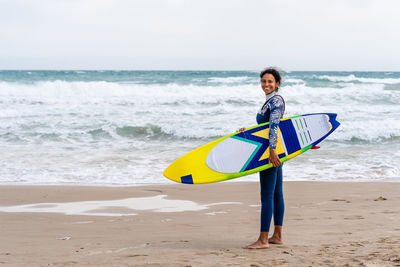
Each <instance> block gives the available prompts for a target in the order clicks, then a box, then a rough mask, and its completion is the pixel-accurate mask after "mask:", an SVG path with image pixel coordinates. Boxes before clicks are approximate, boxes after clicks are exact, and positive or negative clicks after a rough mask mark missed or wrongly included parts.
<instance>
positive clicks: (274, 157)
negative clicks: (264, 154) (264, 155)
mask: <svg viewBox="0 0 400 267" xmlns="http://www.w3.org/2000/svg"><path fill="white" fill-rule="evenodd" d="M269 163H272V165H273V166H274V167H278V166H280V165H282V162H281V160H280V159H279V157H278V154H277V153H276V151H275V149H273V148H270V149H269Z"/></svg>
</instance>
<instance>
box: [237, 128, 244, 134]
mask: <svg viewBox="0 0 400 267" xmlns="http://www.w3.org/2000/svg"><path fill="white" fill-rule="evenodd" d="M244 131H246V128H245V127H242V128H240V129H239V130H238V132H241V133H243V132H244Z"/></svg>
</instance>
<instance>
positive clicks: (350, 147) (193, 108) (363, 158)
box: [0, 70, 400, 186]
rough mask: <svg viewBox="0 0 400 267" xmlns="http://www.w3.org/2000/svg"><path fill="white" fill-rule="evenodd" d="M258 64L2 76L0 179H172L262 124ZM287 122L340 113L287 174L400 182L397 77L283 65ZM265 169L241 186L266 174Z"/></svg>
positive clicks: (77, 181)
mask: <svg viewBox="0 0 400 267" xmlns="http://www.w3.org/2000/svg"><path fill="white" fill-rule="evenodd" d="M258 75H259V73H258V71H26V70H23V71H22V70H21V71H11V70H10V71H7V70H3V71H0V149H1V153H0V184H30V185H32V184H33V185H43V184H56V185H71V184H72V185H109V186H123V185H142V184H167V183H173V182H171V181H169V180H168V179H166V178H164V177H163V175H162V173H163V171H164V169H165V168H166V167H167V166H168V165H169V164H170V163H172V162H173V161H174V160H175V159H177V158H178V157H180V156H182V155H184V154H185V153H187V152H189V151H191V150H193V149H195V148H196V147H198V146H201V145H203V144H206V143H208V142H210V141H212V140H214V139H216V138H219V137H222V136H224V135H227V134H230V133H232V132H234V131H236V130H237V129H239V128H240V127H250V126H253V125H255V124H256V121H255V117H256V113H257V111H258V110H259V108H260V107H261V106H262V104H263V103H264V101H265V96H264V95H263V92H262V91H261V89H260V85H259V76H258ZM279 93H280V94H281V95H282V96H283V97H284V99H285V101H286V112H285V117H289V116H294V115H300V114H307V113H319V112H329V113H337V114H338V117H337V119H338V121H339V122H341V126H340V127H339V128H338V129H337V130H336V131H335V132H334V133H333V134H331V135H330V136H329V137H328V138H327V139H326V140H324V141H323V142H322V143H321V144H320V146H321V148H320V149H318V150H312V151H309V152H307V153H304V154H302V155H300V156H298V157H296V158H294V159H292V160H290V161H288V162H286V163H285V167H284V180H286V181H351V182H354V181H360V182H362V181H385V182H400V72H284V73H283V83H282V86H281V88H280V90H279ZM257 180H258V175H257V174H253V175H249V176H245V177H241V178H238V179H235V180H232V182H234V181H257Z"/></svg>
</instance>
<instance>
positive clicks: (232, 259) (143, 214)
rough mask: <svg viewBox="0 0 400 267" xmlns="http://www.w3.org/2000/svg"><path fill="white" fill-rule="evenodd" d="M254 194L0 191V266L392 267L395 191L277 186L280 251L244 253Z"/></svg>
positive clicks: (254, 212) (219, 189)
mask: <svg viewBox="0 0 400 267" xmlns="http://www.w3.org/2000/svg"><path fill="white" fill-rule="evenodd" d="M258 192H259V185H258V183H256V182H234V183H232V182H222V183H217V184H206V185H183V184H167V185H165V184H164V185H149V186H134V187H100V186H97V187H95V186H29V185H3V186H1V187H0V229H1V238H0V265H1V266H400V256H399V255H400V244H399V242H398V241H399V240H400V225H399V223H398V222H399V219H400V205H399V203H400V195H399V192H400V184H399V183H386V182H365V183H364V182H357V183H350V182H293V181H291V182H285V183H284V195H285V218H284V244H283V245H270V248H268V249H263V250H245V249H242V247H243V246H245V245H248V244H249V243H251V242H253V241H255V239H256V238H257V237H258V234H259V232H258V231H259V210H260V206H259V193H258ZM28 211H32V212H28ZM272 229H273V228H272ZM272 229H271V231H272Z"/></svg>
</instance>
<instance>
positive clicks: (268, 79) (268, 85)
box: [261, 73, 279, 95]
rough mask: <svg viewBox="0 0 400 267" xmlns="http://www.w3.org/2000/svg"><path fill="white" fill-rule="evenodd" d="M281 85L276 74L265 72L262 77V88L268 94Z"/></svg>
mask: <svg viewBox="0 0 400 267" xmlns="http://www.w3.org/2000/svg"><path fill="white" fill-rule="evenodd" d="M278 87H279V82H276V81H275V77H274V75H272V74H270V73H265V74H264V75H263V76H262V78H261V88H262V90H263V91H264V93H265V94H266V95H268V94H270V93H272V92H274V91H276V90H277V89H278Z"/></svg>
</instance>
